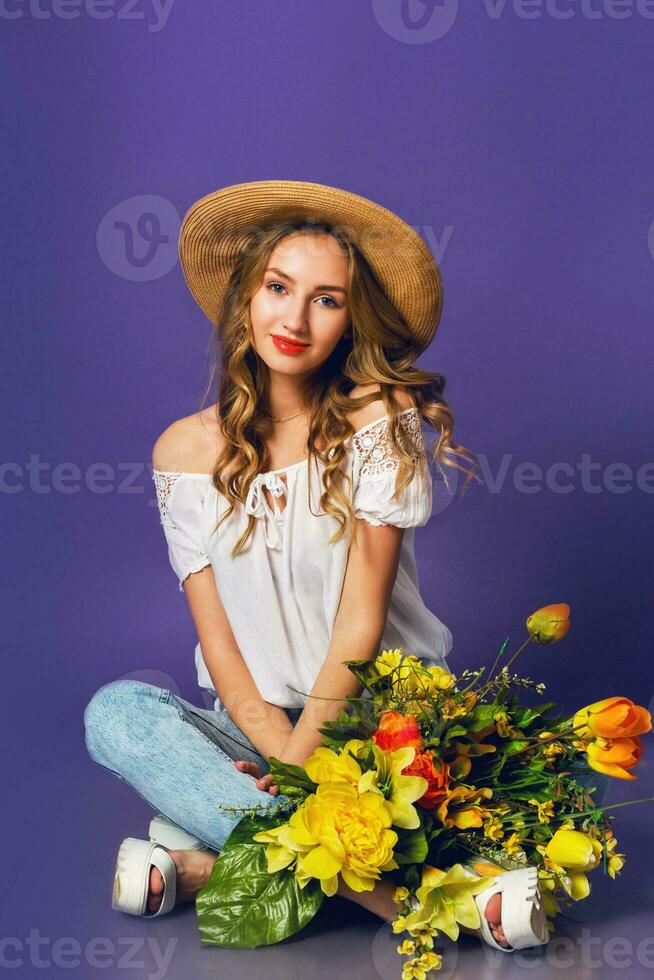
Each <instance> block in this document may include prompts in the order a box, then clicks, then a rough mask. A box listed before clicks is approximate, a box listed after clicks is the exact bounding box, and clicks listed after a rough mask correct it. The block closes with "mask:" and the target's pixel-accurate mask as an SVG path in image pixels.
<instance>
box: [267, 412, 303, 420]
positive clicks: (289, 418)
mask: <svg viewBox="0 0 654 980" xmlns="http://www.w3.org/2000/svg"><path fill="white" fill-rule="evenodd" d="M263 414H264V415H265V417H266V418H267V419H270V421H271V422H290V421H291V419H296V418H297V417H298V415H302V414H305V413H304V410H303V411H300V412H296V413H295V415H289V416H287V418H285V419H279V418H277V416H276V415H271V414H270V412H266V411H264V413H263Z"/></svg>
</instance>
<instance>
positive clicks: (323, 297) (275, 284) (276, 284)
mask: <svg viewBox="0 0 654 980" xmlns="http://www.w3.org/2000/svg"><path fill="white" fill-rule="evenodd" d="M274 286H280V287H281V288H282V289H285V286H284V284H283V283H281V282H269V283H268V286H267V288H268V289H270V290H272V292H273V293H275V295H276V296H279V295H280V293H278V292H277V290H276V289H274V288H273V287H274ZM318 298H319V299H328V300H329V304H330V306H329V309H331V308H333V307H335V308H336V309H338V303H337V302H336V300H334V299H332V297H331V296H319V297H318ZM320 305H321V306H325V304H324V303H321V304H320Z"/></svg>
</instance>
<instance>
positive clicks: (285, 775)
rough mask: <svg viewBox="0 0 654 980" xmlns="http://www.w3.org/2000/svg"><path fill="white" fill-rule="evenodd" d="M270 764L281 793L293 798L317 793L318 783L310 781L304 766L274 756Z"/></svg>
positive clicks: (271, 757) (270, 759)
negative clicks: (281, 760) (282, 760)
mask: <svg viewBox="0 0 654 980" xmlns="http://www.w3.org/2000/svg"><path fill="white" fill-rule="evenodd" d="M268 762H269V767H270V772H271V774H272V775H273V776H274V781H275V784H276V785H277V786H279V792H280V793H283V794H284V795H285V796H290V797H293V798H298V797H304V796H308V795H309V794H310V793H315V791H316V788H317V783H314V781H313V780H312V779H309V777H308V776H307V774H306V772H305V771H304V769H303V768H302V766H294V765H293V764H292V763H290V762H280V760H279V759H278V758H277V757H276V756H274V755H271V756H270V758H269V760H268ZM255 833H256V831H255Z"/></svg>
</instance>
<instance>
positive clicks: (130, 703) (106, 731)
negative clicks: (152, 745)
mask: <svg viewBox="0 0 654 980" xmlns="http://www.w3.org/2000/svg"><path fill="white" fill-rule="evenodd" d="M162 693H164V691H163V688H160V687H155V686H154V685H153V684H145V683H144V682H142V681H136V680H128V679H125V680H117V681H110V683H108V684H104V685H103V686H102V687H101V688H99V689H98V690H97V691H96V692H95V694H94V695H93V697H92V698H91V700H90V701H89V703H88V704H87V706H86V708H85V709H84V730H85V740H86V747H87V749H88V751H89V754H90V755H91V756H92V757H93V758H96V757H97V756H99V755H100V756H103V757H104V756H106V754H107V752H108V751H109V750H110V749H111V748H112V747H116V745H117V744H119V743H122V742H124V740H125V739H126V738H135V737H139V736H143V734H144V728H145V727H147V718H148V713H147V706H148V704H158V703H159V702H160V700H161V695H162Z"/></svg>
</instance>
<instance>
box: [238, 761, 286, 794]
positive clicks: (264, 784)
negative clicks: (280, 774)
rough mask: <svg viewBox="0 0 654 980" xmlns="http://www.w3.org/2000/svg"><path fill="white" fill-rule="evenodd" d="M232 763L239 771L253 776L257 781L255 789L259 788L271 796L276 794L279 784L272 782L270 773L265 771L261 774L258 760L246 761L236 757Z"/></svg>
mask: <svg viewBox="0 0 654 980" xmlns="http://www.w3.org/2000/svg"><path fill="white" fill-rule="evenodd" d="M234 765H235V766H236V768H237V769H238V770H239V772H246V773H247V774H248V775H249V776H254V778H255V779H256V781H257V789H260V790H261V791H262V792H263V793H270V794H271V795H272V796H277V794H278V793H279V786H277V785H276V784H275V783H273V776H272V773H269V772H267V773H266V775H265V776H262V775H261V766H260V765H259V763H258V762H246V761H245V760H244V759H238V760H237V761H236V762H235V763H234Z"/></svg>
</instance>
